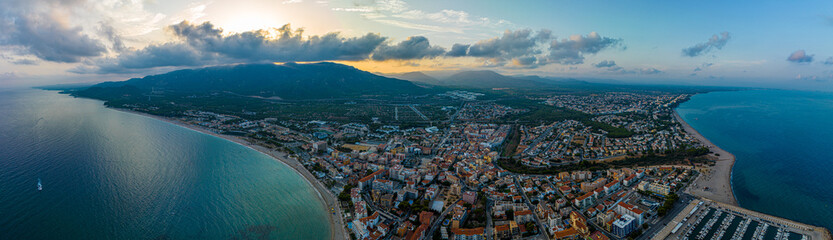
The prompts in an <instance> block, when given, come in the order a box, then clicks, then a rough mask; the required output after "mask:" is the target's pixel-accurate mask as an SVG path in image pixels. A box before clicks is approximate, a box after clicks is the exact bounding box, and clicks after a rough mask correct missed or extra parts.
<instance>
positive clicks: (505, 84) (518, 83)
mask: <svg viewBox="0 0 833 240" xmlns="http://www.w3.org/2000/svg"><path fill="white" fill-rule="evenodd" d="M442 83H443V85H447V86H455V87H468V88H534V87H541V85H542V83H540V82H536V81H532V80H528V79H520V78H513V77H508V76H504V75H501V74H499V73H496V72H494V71H488V70H482V71H465V72H460V73H457V74H454V75H451V76H450V77H448V78H447V79H445V80H444V81H442Z"/></svg>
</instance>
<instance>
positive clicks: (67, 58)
mask: <svg viewBox="0 0 833 240" xmlns="http://www.w3.org/2000/svg"><path fill="white" fill-rule="evenodd" d="M0 7H5V6H2V5H0ZM6 14H8V13H6ZM2 17H3V19H2V20H0V21H2V22H0V28H2V29H4V30H3V34H2V35H0V46H9V47H14V48H17V49H19V51H20V53H22V54H31V55H34V56H35V57H37V58H40V59H42V60H45V61H51V62H62V63H74V62H79V61H80V60H81V59H83V58H87V57H95V56H100V55H101V54H103V53H104V52H105V51H106V48H105V47H104V45H103V44H102V43H101V42H100V41H99V40H97V39H94V38H91V37H90V36H89V35H87V34H84V33H83V32H82V28H81V27H70V26H67V25H66V24H64V23H62V22H61V21H60V20H59V19H56V18H55V17H54V16H52V15H48V14H38V13H31V14H29V13H27V14H26V15H16V14H12V15H11V16H9V15H4V16H2Z"/></svg>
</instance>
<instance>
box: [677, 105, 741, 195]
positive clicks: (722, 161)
mask: <svg viewBox="0 0 833 240" xmlns="http://www.w3.org/2000/svg"><path fill="white" fill-rule="evenodd" d="M674 119H676V120H677V122H679V123H680V125H682V126H683V129H684V130H685V131H686V132H687V133H688V134H690V135H691V136H694V137H695V138H696V139H697V140H698V141H700V143H701V144H703V145H705V146H706V147H708V148H709V151H711V152H712V153H713V154H710V156H712V157H714V158H717V160H716V161H715V165H714V166H712V167H709V168H708V169H709V170H708V172H705V173H701V174H700V175H699V176H697V179H695V180H694V183H693V184H691V185H689V186H688V187H687V188H686V190H685V191H686V192H687V193H689V194H691V195H695V196H698V197H703V198H708V199H711V200H714V201H717V202H720V203H724V204H728V205H732V206H738V207H740V205H738V202H737V199H736V198H735V192H734V189H733V188H732V169H733V168H734V165H735V155H733V154H732V153H730V152H728V151H726V150H723V149H722V148H720V147H719V146H717V145H715V144H714V143H712V142H711V141H709V139H708V138H706V137H705V136H703V135H702V134H700V132H698V131H697V129H694V128H693V127H691V125H689V124H688V123H687V122H686V121H685V120H683V118H682V117H681V116H680V114H679V113H678V112H677V109H676V108H674ZM705 187H708V189H707V190H706V189H705Z"/></svg>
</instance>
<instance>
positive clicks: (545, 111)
mask: <svg viewBox="0 0 833 240" xmlns="http://www.w3.org/2000/svg"><path fill="white" fill-rule="evenodd" d="M497 103H498V104H503V105H507V106H510V107H513V108H521V109H529V111H528V112H526V113H522V114H517V115H513V116H507V118H506V119H505V120H506V121H518V122H523V123H527V124H530V125H538V124H549V123H552V122H559V121H564V120H576V121H579V122H581V123H582V124H584V125H586V126H589V127H593V128H594V129H596V130H601V131H605V132H607V136H608V137H611V138H626V137H630V136H633V134H634V133H633V132H631V131H630V130H627V129H625V128H619V127H614V126H611V125H610V124H607V123H603V122H596V121H593V120H592V118H593V117H594V115H592V114H587V113H583V112H580V111H575V110H571V109H566V108H559V107H554V106H549V105H545V104H541V103H538V102H536V101H533V100H529V99H523V98H515V99H504V100H499V101H497Z"/></svg>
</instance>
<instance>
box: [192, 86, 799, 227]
mask: <svg viewBox="0 0 833 240" xmlns="http://www.w3.org/2000/svg"><path fill="white" fill-rule="evenodd" d="M447 96H448V97H452V98H457V99H465V100H466V101H469V102H466V103H465V104H463V105H462V106H461V107H459V108H454V109H452V110H453V111H456V112H455V113H454V115H453V116H454V118H455V119H454V121H453V122H451V123H449V124H447V125H443V126H441V127H437V126H427V127H407V128H404V127H402V126H399V125H396V124H388V123H383V122H379V121H378V120H375V119H374V120H373V122H372V123H368V122H347V123H344V122H335V121H307V122H300V121H277V120H276V119H268V118H267V119H260V120H251V119H249V120H245V118H242V117H241V116H236V115H230V114H217V113H213V112H206V111H186V112H184V113H183V117H181V118H180V120H181V121H184V122H188V123H192V124H196V125H199V126H202V127H205V128H208V129H211V130H212V131H216V132H224V133H231V134H237V135H241V136H246V137H249V139H251V140H252V141H253V142H255V143H257V144H261V145H263V146H266V147H269V148H273V149H280V150H282V151H287V152H290V153H292V157H293V158H295V159H297V160H298V161H300V162H301V163H302V164H303V165H304V166H306V167H307V169H308V170H309V171H310V172H311V173H313V174H314V175H315V176H317V178H318V180H319V181H321V182H322V183H324V184H325V185H326V186H327V187H328V188H329V189H330V191H331V192H332V193H333V194H334V195H337V196H338V199H339V201H340V203H339V206H338V208H337V209H338V210H336V209H333V210H334V211H337V212H334V213H333V214H340V215H341V217H343V219H344V222H345V223H346V224H345V226H343V227H345V228H346V229H348V232H350V235H351V238H353V239H522V238H535V239H625V238H628V237H640V234H641V233H644V232H647V233H649V234H651V235H655V234H657V232H659V229H663V227H664V225H659V224H660V223H663V222H666V221H667V220H666V219H667V218H670V217H666V218H663V217H664V214H666V213H668V212H669V210H673V209H672V207H673V206H674V204H673V201H671V204H670V205H669V203H667V201H666V199H668V198H676V197H677V196H678V195H679V194H683V193H682V190H683V189H685V188H686V187H687V186H688V183H690V182H691V180H692V179H693V178H695V177H697V176H698V174H699V171H698V169H701V168H704V167H707V164H708V161H705V162H695V161H692V160H691V159H690V158H684V159H682V160H680V161H679V162H674V163H671V164H659V165H657V164H653V165H652V164H642V165H637V167H615V166H616V165H599V166H606V167H595V168H584V169H580V168H575V169H567V170H563V171H552V172H548V173H547V174H524V173H521V172H512V171H509V170H508V169H505V168H503V167H501V163H503V164H505V163H506V162H510V163H511V162H513V163H516V165H513V167H514V168H519V169H524V171H529V172H531V173H535V171H547V170H548V169H559V167H570V166H579V165H581V164H588V163H589V164H601V163H606V162H609V161H613V162H616V161H623V160H629V159H630V160H632V159H643V158H639V157H642V156H648V158H644V159H651V158H650V157H651V156H655V155H656V154H673V153H674V151H680V149H683V150H684V149H693V148H696V147H699V146H700V144H699V142H697V141H696V140H695V138H693V137H692V136H690V135H689V134H687V133H686V132H685V131H684V130H683V128H682V127H681V126H680V125H679V124H678V123H677V122H675V120H674V119H673V117H672V114H673V111H672V109H671V107H673V106H674V104H676V103H679V102H681V101H683V100H685V99H686V98H687V97H688V95H685V94H637V93H609V94H601V95H589V96H571V95H559V96H552V97H548V98H544V99H539V100H540V101H541V103H542V104H548V105H552V106H555V107H560V108H568V109H572V110H575V111H581V112H583V113H586V114H590V116H591V117H590V118H589V119H585V120H581V121H580V120H563V121H554V122H549V123H543V124H516V123H512V122H502V121H499V119H502V118H503V117H504V116H507V115H512V114H523V113H525V112H527V111H528V110H527V109H518V108H512V107H508V106H506V105H501V104H498V103H495V102H491V101H483V102H481V101H477V100H476V99H477V97H479V96H482V95H478V94H475V93H471V92H464V91H455V92H449V93H447ZM600 123H602V124H603V125H600ZM614 131H615V132H614ZM513 139H515V140H514V141H516V142H513ZM500 161H504V162H500ZM565 169H566V168H565ZM686 199H687V200H690V198H686ZM678 211H679V210H678ZM672 213H673V214H676V213H677V212H672ZM666 224H667V223H666ZM677 231H680V230H679V229H678V230H677ZM686 231H688V232H690V233H688V234H699V233H698V232H697V231H700V230H691V229H688V230H686ZM779 234H781V233H780V232H779ZM790 234H798V235H796V236H799V235H800V236H808V235H807V234H800V233H795V232H793V233H790ZM790 234H786V235H784V234H782V235H779V236H792V235H790ZM642 237H643V238H646V236H642ZM648 237H649V236H648Z"/></svg>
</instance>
